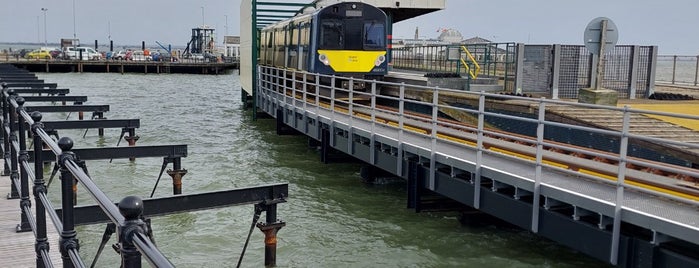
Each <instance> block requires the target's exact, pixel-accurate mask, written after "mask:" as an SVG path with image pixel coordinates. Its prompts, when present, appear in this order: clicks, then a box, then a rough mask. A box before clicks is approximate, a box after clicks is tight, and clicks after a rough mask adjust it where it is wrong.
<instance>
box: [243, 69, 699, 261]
mask: <svg viewBox="0 0 699 268" xmlns="http://www.w3.org/2000/svg"><path fill="white" fill-rule="evenodd" d="M256 81H257V88H258V93H257V95H256V98H255V103H256V106H257V107H258V108H259V109H260V110H261V111H264V112H265V113H267V114H269V115H271V116H272V117H275V118H276V120H277V128H278V132H279V133H288V132H289V129H293V130H294V131H297V132H300V133H302V134H304V135H307V136H308V137H310V138H311V139H312V140H315V141H317V142H319V144H320V147H321V159H322V160H323V161H324V162H329V161H330V160H329V159H331V155H332V154H333V152H341V153H344V154H346V155H349V156H352V157H355V158H357V159H360V160H362V161H364V162H366V163H367V164H369V165H371V166H373V167H374V168H376V169H377V170H382V171H383V172H389V173H391V174H393V175H395V176H398V177H401V178H404V179H406V181H407V188H408V204H407V206H408V207H409V208H414V209H415V210H416V211H420V210H421V207H422V205H423V202H422V200H423V198H424V197H425V196H431V195H434V194H437V195H440V196H442V197H445V198H448V199H452V200H453V201H457V202H459V203H461V204H463V205H465V206H467V207H470V208H472V209H474V210H477V211H480V212H483V213H487V214H490V215H493V216H495V217H498V218H500V219H502V220H505V221H507V222H509V223H512V224H514V225H517V226H519V227H521V228H523V229H526V230H530V231H532V232H533V233H536V234H538V235H540V236H543V237H546V238H549V239H552V240H554V241H557V242H559V243H561V244H563V245H566V246H569V247H571V248H574V249H576V250H579V251H581V252H583V253H585V254H588V255H590V256H593V257H595V258H598V259H600V260H603V261H607V262H609V263H610V264H615V265H619V266H622V267H623V266H627V267H628V266H634V265H635V264H643V265H650V266H653V265H660V266H663V265H668V266H673V267H696V266H697V265H699V256H697V255H696V252H697V249H699V180H698V179H697V178H699V173H697V170H696V167H697V161H695V159H693V158H691V157H689V158H688V157H685V156H687V155H694V154H696V153H695V152H696V151H697V148H699V140H687V139H681V138H682V137H679V138H678V137H677V135H673V133H670V132H667V131H666V130H668V127H671V129H674V130H675V133H680V132H681V133H685V134H683V135H680V136H687V135H686V134H687V133H690V134H692V135H690V137H694V136H698V135H696V133H695V132H694V131H692V130H689V129H686V128H683V127H682V126H675V125H671V124H669V123H665V122H663V121H660V120H657V119H653V118H651V117H650V116H666V117H668V116H669V117H679V118H683V119H687V120H691V121H693V122H699V117H697V116H682V115H674V114H668V113H663V112H652V111H644V110H634V109H630V108H617V107H602V106H596V105H589V104H578V103H573V102H567V101H560V100H547V99H534V98H522V97H512V96H505V95H498V94H487V93H474V92H465V91H463V90H449V89H441V88H435V87H427V86H418V85H410V84H407V83H390V82H377V81H359V80H354V81H344V82H343V81H342V79H341V78H337V77H323V76H321V75H318V74H306V73H303V72H295V71H290V70H284V69H276V68H271V67H265V66H260V72H259V76H258V79H257V80H256ZM322 81H324V82H322ZM358 82H359V83H367V84H366V86H365V87H364V89H356V90H355V89H353V88H352V87H353V86H354V85H355V84H357V83H358ZM342 84H345V85H350V86H349V88H343V87H341V86H340V85H342ZM336 85H337V86H336ZM515 104H516V105H515ZM506 106H518V107H520V108H518V110H517V109H514V110H508V109H504V108H503V107H506ZM570 110H578V111H582V112H580V113H578V116H575V115H573V116H572V118H567V119H565V118H562V116H561V114H566V113H568V112H567V111H570ZM456 114H459V116H453V115H456ZM594 114H598V115H599V114H610V115H611V114H613V115H614V116H608V117H607V118H606V119H607V121H608V122H606V123H605V124H609V127H600V126H591V125H587V126H586V125H584V124H578V123H576V122H574V121H575V120H572V119H575V117H581V118H579V119H580V120H577V121H584V120H585V119H584V118H582V117H583V116H584V115H594ZM446 115H449V116H446ZM455 118H458V119H460V120H455ZM561 119H564V120H561ZM600 122H601V121H600ZM649 122H650V124H649ZM656 123H657V125H654V124H656ZM635 126H645V127H641V128H640V129H639V128H636V127H635ZM514 130H517V131H514ZM677 131H680V132H677ZM665 132H667V133H665ZM658 134H660V135H658ZM564 138H567V140H565V141H562V140H563V139H564ZM573 141H581V142H582V143H581V144H575V143H573ZM661 148H662V149H661ZM668 148H673V149H668ZM677 152H681V153H677ZM455 246H456V245H455Z"/></svg>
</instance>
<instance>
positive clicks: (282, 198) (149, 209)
mask: <svg viewBox="0 0 699 268" xmlns="http://www.w3.org/2000/svg"><path fill="white" fill-rule="evenodd" d="M288 192H289V185H288V184H286V183H283V184H272V185H264V186H255V187H248V188H240V189H233V190H225V191H219V192H208V193H200V194H188V195H177V196H170V197H162V198H153V199H144V200H143V207H144V211H143V216H146V217H153V216H163V215H169V214H174V213H182V212H187V211H198V210H205V209H212V208H219V207H227V206H235V205H245V204H255V203H260V202H263V201H277V202H286V198H287V197H288V196H289V193H288ZM56 213H58V215H62V214H61V210H60V209H57V210H56ZM74 215H75V216H74V217H75V224H76V225H86V224H95V223H104V222H107V221H109V219H108V218H107V216H106V215H105V214H104V212H103V211H102V209H101V208H100V207H99V206H97V205H91V206H81V207H75V209H74Z"/></svg>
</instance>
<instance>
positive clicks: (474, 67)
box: [460, 46, 481, 79]
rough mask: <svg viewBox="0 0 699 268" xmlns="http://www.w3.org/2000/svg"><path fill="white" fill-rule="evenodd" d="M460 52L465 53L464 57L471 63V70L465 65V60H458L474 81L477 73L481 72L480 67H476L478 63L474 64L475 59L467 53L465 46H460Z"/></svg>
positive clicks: (462, 58)
mask: <svg viewBox="0 0 699 268" xmlns="http://www.w3.org/2000/svg"><path fill="white" fill-rule="evenodd" d="M461 50H463V51H464V52H466V56H467V57H468V60H470V61H471V62H472V63H473V68H472V67H471V66H470V65H468V64H467V62H466V60H464V57H461V58H460V60H461V64H463V65H464V67H465V68H466V70H467V71H468V74H469V75H470V76H471V78H472V79H476V78H477V77H478V73H479V72H480V71H481V66H480V65H478V62H476V59H475V58H474V57H473V55H471V52H470V51H468V49H467V48H466V46H461ZM474 69H475V70H474Z"/></svg>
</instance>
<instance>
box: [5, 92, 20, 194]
mask: <svg viewBox="0 0 699 268" xmlns="http://www.w3.org/2000/svg"><path fill="white" fill-rule="evenodd" d="M10 94H12V95H10V100H12V99H15V98H16V97H17V96H16V95H14V90H10ZM10 100H8V101H7V112H8V114H9V116H8V117H9V120H8V124H9V128H10V139H9V141H8V142H7V144H8V146H9V147H7V148H10V149H9V150H8V151H9V153H10V156H9V158H10V180H11V181H12V186H11V189H10V195H8V196H7V198H8V199H17V198H19V192H17V189H18V188H19V187H18V185H17V181H19V167H18V162H17V154H18V153H19V152H17V148H16V147H15V146H14V143H15V142H18V141H17V123H16V122H17V113H16V112H15V110H14V109H11V108H12V107H11V106H12V104H10ZM5 161H7V158H5Z"/></svg>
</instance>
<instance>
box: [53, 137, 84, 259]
mask: <svg viewBox="0 0 699 268" xmlns="http://www.w3.org/2000/svg"><path fill="white" fill-rule="evenodd" d="M58 147H60V148H61V150H62V151H63V153H62V154H61V155H59V156H58V164H59V165H60V167H61V178H60V179H61V209H62V211H61V212H62V219H63V230H61V238H60V240H59V242H58V243H59V244H60V246H61V259H62V260H63V267H73V265H72V263H73V262H72V261H71V260H70V255H69V251H71V250H73V249H75V250H78V249H80V243H79V241H78V239H77V238H76V235H77V233H76V232H75V217H74V211H73V207H74V205H75V204H74V203H73V192H72V188H73V181H74V178H73V174H72V173H70V170H68V167H67V163H68V162H69V161H75V154H74V153H73V152H71V151H70V149H72V148H73V140H71V139H70V138H68V137H63V138H61V139H59V140H58Z"/></svg>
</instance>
